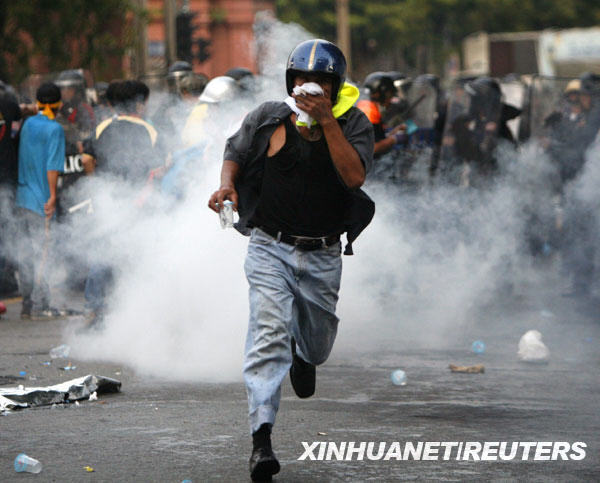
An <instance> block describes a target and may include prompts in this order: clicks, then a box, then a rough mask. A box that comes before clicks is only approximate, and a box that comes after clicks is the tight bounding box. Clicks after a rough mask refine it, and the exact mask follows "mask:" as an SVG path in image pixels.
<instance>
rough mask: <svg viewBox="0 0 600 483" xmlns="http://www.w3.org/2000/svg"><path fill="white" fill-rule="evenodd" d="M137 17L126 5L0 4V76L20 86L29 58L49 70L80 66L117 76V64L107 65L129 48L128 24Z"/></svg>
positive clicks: (51, 0)
mask: <svg viewBox="0 0 600 483" xmlns="http://www.w3.org/2000/svg"><path fill="white" fill-rule="evenodd" d="M141 13H142V12H141V11H140V10H139V9H138V8H137V7H135V5H134V3H133V1H131V0H102V1H100V2H90V1H87V0H27V1H14V0H0V45H2V51H1V52H2V53H1V55H0V77H1V78H3V79H5V80H9V81H12V82H13V83H16V82H19V81H21V80H22V79H23V78H24V77H26V76H27V74H29V73H30V64H31V60H32V59H34V58H37V59H39V60H41V61H43V62H44V63H45V64H46V67H47V68H48V69H49V70H51V71H58V70H63V69H66V68H73V67H82V68H87V69H90V70H94V71H96V72H99V73H102V72H106V71H107V70H110V71H111V72H112V76H116V75H119V74H120V73H121V72H120V71H119V72H114V70H115V68H116V69H120V64H119V67H115V65H112V66H111V65H110V61H111V60H115V59H120V58H121V57H122V55H123V54H124V53H125V51H126V49H128V48H129V47H131V46H132V45H133V42H134V38H133V32H132V29H131V21H130V20H131V18H132V14H137V15H139V14H141ZM74 63H76V64H77V65H74ZM115 64H116V62H115ZM100 77H102V75H100Z"/></svg>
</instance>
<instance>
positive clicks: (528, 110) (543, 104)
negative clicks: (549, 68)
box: [519, 76, 574, 140]
mask: <svg viewBox="0 0 600 483" xmlns="http://www.w3.org/2000/svg"><path fill="white" fill-rule="evenodd" d="M572 80H574V79H573V78H571V77H549V76H534V77H532V78H531V82H530V84H529V87H528V89H527V96H526V100H525V106H524V109H523V111H524V113H525V114H526V116H525V117H526V120H527V125H525V120H523V121H522V126H521V129H520V136H519V137H520V139H521V140H525V139H529V138H532V139H537V140H540V139H542V138H544V137H546V136H548V134H549V131H550V130H551V129H552V125H553V123H554V122H555V121H557V120H558V118H559V117H560V116H563V115H568V114H569V111H570V110H571V105H570V102H569V97H568V95H567V94H566V93H565V90H566V88H567V85H568V84H569V82H571V81H572Z"/></svg>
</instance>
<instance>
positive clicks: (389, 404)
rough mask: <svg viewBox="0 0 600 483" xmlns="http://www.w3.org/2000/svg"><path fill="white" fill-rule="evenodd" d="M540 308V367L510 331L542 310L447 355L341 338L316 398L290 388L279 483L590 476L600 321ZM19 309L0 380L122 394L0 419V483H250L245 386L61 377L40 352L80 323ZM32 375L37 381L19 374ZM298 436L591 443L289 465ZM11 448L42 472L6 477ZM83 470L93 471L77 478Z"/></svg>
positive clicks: (595, 473) (597, 469)
mask: <svg viewBox="0 0 600 483" xmlns="http://www.w3.org/2000/svg"><path fill="white" fill-rule="evenodd" d="M548 308H549V309H550V310H552V315H551V316H550V315H549V314H545V316H544V317H537V319H536V320H538V322H539V325H541V326H543V327H545V328H546V329H548V330H545V337H546V339H545V340H546V343H547V344H548V346H549V347H550V348H551V350H552V359H551V361H550V363H549V364H547V365H528V364H523V363H520V362H518V361H517V359H516V346H515V337H516V340H518V335H520V334H522V333H523V332H524V330H526V329H528V328H535V327H532V322H531V321H532V320H533V319H535V317H534V316H537V315H539V313H538V312H539V307H533V308H532V307H527V306H526V305H523V306H520V307H516V308H514V309H513V310H512V312H511V311H507V310H506V307H501V308H496V309H493V308H492V309H488V310H487V311H486V314H487V317H486V320H487V322H483V323H482V325H481V326H479V327H478V328H477V330H476V331H470V332H469V333H468V334H465V336H464V340H462V341H461V340H460V338H458V340H456V339H455V340H453V341H452V344H450V345H449V346H448V347H444V348H439V347H438V348H425V347H423V346H421V347H419V346H417V345H412V344H410V343H404V344H403V345H398V344H397V343H396V342H392V341H389V340H388V341H387V343H386V342H385V341H382V343H381V344H380V345H379V346H378V348H377V349H375V348H367V349H364V348H362V349H361V345H360V342H359V341H357V344H356V346H355V348H354V349H352V347H351V346H349V344H348V343H345V344H340V349H339V350H336V351H334V354H333V355H332V357H331V359H330V360H329V361H328V362H327V364H325V365H324V366H323V367H321V368H320V369H319V370H318V381H317V384H318V387H317V394H316V397H313V398H311V399H310V400H302V401H301V400H298V399H297V398H295V396H294V395H293V392H292V390H291V387H290V385H289V383H288V382H287V381H286V382H285V385H284V388H283V401H282V407H281V411H280V414H279V420H278V424H277V426H276V430H275V432H274V435H273V442H274V448H275V450H276V453H277V455H278V457H279V458H280V461H281V463H282V471H281V473H280V474H279V475H277V478H276V480H275V481H280V482H306V481H369V480H372V481H396V480H416V479H419V480H450V481H462V480H507V479H508V480H530V481H549V480H555V481H574V480H580V481H599V480H600V411H599V410H598V401H600V379H599V375H598V367H599V363H600V350H599V349H598V341H600V324H599V323H598V321H597V315H595V313H594V311H593V310H592V311H589V310H588V311H587V312H583V313H582V312H578V311H577V310H575V309H574V307H573V305H569V304H568V303H564V302H562V301H560V303H558V301H557V302H555V304H554V305H552V303H551V302H550V305H549V307H548ZM19 309H20V305H19V304H18V303H13V304H9V311H8V313H7V314H5V316H3V318H2V320H0V331H1V332H2V336H1V338H0V376H3V377H6V376H15V375H18V373H19V372H20V371H23V370H24V371H27V376H25V379H24V380H17V382H16V383H17V384H18V383H22V384H26V385H27V384H34V383H35V384H36V385H49V384H55V383H57V382H61V381H65V380H68V379H70V378H73V377H78V376H82V375H85V374H100V375H105V376H110V377H115V378H117V379H119V380H121V381H122V383H123V387H122V392H121V393H120V394H115V395H106V396H101V397H100V398H99V400H98V401H94V402H89V401H86V402H82V403H81V404H80V405H79V406H75V405H68V406H59V407H56V408H48V407H42V408H35V409H26V410H21V411H15V412H13V413H11V414H8V415H5V416H2V417H0V480H1V481H7V482H11V481H25V480H28V481H29V480H31V481H33V480H34V479H35V480H37V481H144V482H146V481H160V482H180V481H182V480H184V479H190V480H192V481H194V482H201V481H249V478H248V473H247V458H248V456H249V451H250V441H249V437H248V435H247V422H246V413H245V411H246V399H245V392H244V387H243V385H242V384H241V383H232V384H200V383H199V384H182V383H170V382H168V381H162V380H156V379H148V378H142V377H140V376H138V375H136V374H135V373H133V372H132V371H131V370H130V369H129V368H127V367H122V366H119V365H111V364H105V363H94V362H85V361H79V360H71V362H72V364H73V365H76V366H77V370H76V371H73V372H69V373H65V372H64V371H60V370H58V366H60V365H65V364H66V363H67V362H68V360H55V361H54V362H53V364H52V365H51V366H42V365H41V364H40V363H41V362H43V361H47V360H49V357H48V355H47V354H48V350H49V349H50V348H51V347H53V346H56V345H58V344H59V343H61V334H62V333H63V329H64V328H65V327H66V326H68V325H73V324H78V323H80V322H78V321H77V320H76V319H70V320H56V321H51V322H32V321H27V322H22V321H20V320H19V319H18V317H17V316H18V311H19ZM494 310H496V312H494ZM536 314H537V315H536ZM595 319H596V320H595ZM544 324H545V325H544ZM492 329H493V332H494V337H493V340H492V339H491V338H490V337H488V338H487V341H488V349H487V351H486V353H485V354H483V355H481V356H477V355H475V354H473V353H471V352H470V351H469V345H470V341H472V340H473V337H474V336H481V337H482V338H483V337H484V336H485V335H486V334H488V333H489V332H490V331H491V330H492ZM550 329H551V330H550ZM450 362H452V363H458V364H476V363H482V364H484V365H485V373H484V374H475V375H464V374H452V373H450V371H449V370H448V368H447V366H448V363H450ZM63 363H64V364H63ZM398 367H401V368H402V369H404V370H405V371H406V373H407V374H408V384H407V385H406V386H402V387H400V386H394V385H392V384H391V382H390V378H389V375H390V372H391V371H392V370H393V369H395V368H398ZM31 376H35V377H36V378H37V380H36V381H31V380H28V379H27V378H29V377H31ZM0 382H5V383H6V382H10V381H7V380H6V379H4V381H0ZM12 384H15V383H14V382H13V383H12ZM303 441H305V442H315V441H332V442H335V443H337V444H339V443H341V442H344V441H346V442H349V441H355V442H357V443H358V442H361V441H365V442H369V441H371V442H386V443H388V444H391V443H392V442H395V441H398V442H400V443H401V445H404V443H405V442H407V441H411V442H419V441H421V442H427V441H430V442H485V441H489V442H494V441H499V442H500V441H507V442H523V441H525V442H527V441H539V442H544V441H550V442H552V441H559V442H561V441H562V442H570V443H572V442H576V441H582V442H585V443H586V444H587V448H586V457H585V458H584V459H583V460H579V461H572V460H568V461H560V460H559V461H522V460H517V459H515V460H512V461H501V462H492V461H485V462H482V461H462V460H461V461H457V460H456V459H455V458H452V459H450V460H448V461H444V460H438V461H397V460H393V459H392V460H389V461H310V460H309V461H299V460H298V458H299V457H300V456H301V455H302V454H303V446H302V442H303ZM19 452H25V453H27V454H29V455H31V456H33V457H35V458H37V459H39V460H40V461H41V462H42V463H43V465H44V468H43V471H42V473H40V474H39V475H35V476H33V475H23V474H17V473H15V472H14V470H13V469H12V461H13V459H14V457H15V456H16V455H17V454H18V453H19ZM315 455H316V452H315ZM87 465H89V466H91V467H93V468H94V470H95V472H94V473H87V472H86V470H84V466H87Z"/></svg>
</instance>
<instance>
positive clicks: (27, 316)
mask: <svg viewBox="0 0 600 483" xmlns="http://www.w3.org/2000/svg"><path fill="white" fill-rule="evenodd" d="M21 320H31V307H28V306H24V307H23V308H22V309H21Z"/></svg>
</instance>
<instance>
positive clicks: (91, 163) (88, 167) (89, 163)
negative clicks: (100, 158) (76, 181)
mask: <svg viewBox="0 0 600 483" xmlns="http://www.w3.org/2000/svg"><path fill="white" fill-rule="evenodd" d="M81 164H83V171H84V172H85V174H92V173H93V172H94V170H95V169H96V158H94V157H93V156H90V155H89V154H82V155H81Z"/></svg>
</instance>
